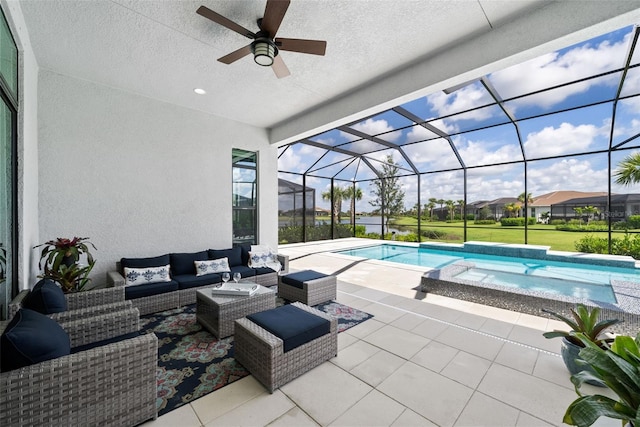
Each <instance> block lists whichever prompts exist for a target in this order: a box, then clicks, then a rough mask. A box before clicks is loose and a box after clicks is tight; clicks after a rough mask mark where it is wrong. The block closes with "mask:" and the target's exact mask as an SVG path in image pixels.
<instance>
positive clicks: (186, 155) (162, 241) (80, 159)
mask: <svg viewBox="0 0 640 427" xmlns="http://www.w3.org/2000/svg"><path fill="white" fill-rule="evenodd" d="M194 96H197V95H194ZM38 120H39V146H38V157H39V173H40V174H39V225H40V240H42V241H44V240H48V239H51V238H56V237H73V236H81V237H90V238H91V241H92V242H93V243H94V244H95V245H96V247H97V248H98V250H97V251H95V252H94V255H95V257H96V258H97V260H98V261H97V263H96V267H95V268H94V272H93V274H92V277H93V280H94V284H96V285H101V284H104V282H105V272H106V271H108V270H111V269H113V268H114V263H115V262H116V261H117V260H119V259H120V258H121V257H123V256H125V257H138V256H155V255H162V254H164V253H168V252H189V251H198V250H203V249H208V248H227V247H231V241H232V234H231V226H232V223H231V221H232V218H231V209H232V206H231V201H232V200H231V191H232V185H231V177H232V175H231V169H232V168H231V150H232V148H242V149H246V150H251V151H258V159H259V164H258V168H259V207H260V211H259V218H260V219H259V237H258V239H259V242H260V243H263V244H269V245H272V246H273V247H275V246H276V245H277V204H278V203H277V150H276V149H275V148H273V147H272V146H270V145H269V144H268V139H267V133H266V131H265V130H264V129H260V128H255V127H251V126H247V125H244V124H240V123H237V122H233V121H229V120H226V119H222V118H220V117H215V116H210V115H207V114H205V113H202V112H198V111H194V110H189V109H186V108H183V107H178V106H175V105H171V104H167V103H163V102H159V101H156V100H152V99H149V98H145V97H142V96H139V95H136V94H132V93H128V92H123V91H121V90H116V89H113V88H110V87H106V86H102V85H98V84H95V83H92V82H88V81H83V80H78V79H75V78H73V77H69V76H63V75H60V74H57V73H54V72H51V71H48V70H40V75H39V83H38Z"/></svg>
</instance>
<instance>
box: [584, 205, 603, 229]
mask: <svg viewBox="0 0 640 427" xmlns="http://www.w3.org/2000/svg"><path fill="white" fill-rule="evenodd" d="M583 211H584V213H586V214H587V225H589V222H591V219H592V218H593V215H597V214H599V213H600V211H599V210H598V208H596V207H595V206H585V207H584V209H583Z"/></svg>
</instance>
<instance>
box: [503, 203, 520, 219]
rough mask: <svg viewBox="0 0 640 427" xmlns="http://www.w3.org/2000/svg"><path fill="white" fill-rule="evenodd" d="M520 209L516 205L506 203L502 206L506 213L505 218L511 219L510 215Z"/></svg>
mask: <svg viewBox="0 0 640 427" xmlns="http://www.w3.org/2000/svg"><path fill="white" fill-rule="evenodd" d="M519 209H520V206H518V204H517V203H507V204H506V205H504V210H505V212H507V218H511V215H512V214H514V213H515V212H516V211H518V210H519Z"/></svg>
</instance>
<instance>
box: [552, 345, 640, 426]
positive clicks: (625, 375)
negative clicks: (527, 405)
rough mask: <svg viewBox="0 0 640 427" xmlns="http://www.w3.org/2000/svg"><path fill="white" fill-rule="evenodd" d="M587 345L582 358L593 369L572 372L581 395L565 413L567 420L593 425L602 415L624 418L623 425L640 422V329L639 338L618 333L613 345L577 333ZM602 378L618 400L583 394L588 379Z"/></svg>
mask: <svg viewBox="0 0 640 427" xmlns="http://www.w3.org/2000/svg"><path fill="white" fill-rule="evenodd" d="M576 338H578V339H580V341H581V342H582V343H583V345H584V348H582V350H580V359H581V360H582V362H583V363H585V365H586V366H589V367H590V368H591V369H590V370H589V371H582V372H579V373H577V374H574V375H572V376H571V382H572V383H573V385H574V386H575V389H576V393H577V394H578V396H579V397H578V398H577V399H576V400H574V401H573V402H572V403H571V404H570V405H569V407H568V408H567V411H566V412H565V414H564V418H563V420H562V421H563V422H565V423H566V424H570V425H577V426H590V425H592V424H593V423H594V422H595V421H596V420H597V419H598V418H599V417H601V416H604V417H608V418H613V419H618V420H622V425H623V426H624V425H630V426H640V414H639V411H640V333H639V334H638V335H637V336H636V338H635V339H633V338H631V337H629V336H626V335H619V336H617V337H616V338H615V339H614V341H613V343H612V345H611V348H610V349H609V348H602V347H600V346H598V345H596V344H594V343H593V342H591V340H590V339H589V338H588V337H587V336H585V335H584V334H576ZM590 381H598V382H600V383H601V384H603V385H604V386H605V387H607V388H609V389H610V390H611V391H612V392H613V393H614V394H615V395H616V396H617V398H618V400H615V399H612V398H611V397H607V396H603V395H600V394H594V395H583V394H582V393H581V392H580V387H581V386H582V384H583V383H585V382H590Z"/></svg>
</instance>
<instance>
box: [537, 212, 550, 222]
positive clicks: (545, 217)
mask: <svg viewBox="0 0 640 427" xmlns="http://www.w3.org/2000/svg"><path fill="white" fill-rule="evenodd" d="M550 216H551V212H548V211H547V212H542V213H541V214H540V219H542V222H544V223H545V224H547V223H548V222H549V217H550Z"/></svg>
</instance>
